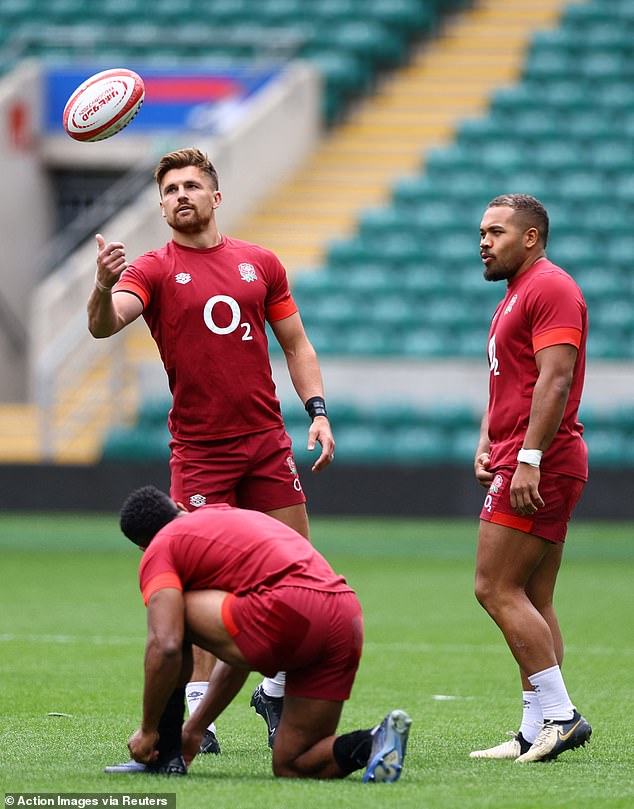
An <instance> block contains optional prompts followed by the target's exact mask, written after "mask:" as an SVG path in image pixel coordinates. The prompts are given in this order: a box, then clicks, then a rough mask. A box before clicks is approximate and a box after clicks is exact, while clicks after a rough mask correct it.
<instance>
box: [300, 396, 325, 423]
mask: <svg viewBox="0 0 634 809" xmlns="http://www.w3.org/2000/svg"><path fill="white" fill-rule="evenodd" d="M304 407H305V408H306V412H307V413H308V415H309V416H310V418H311V421H313V420H314V419H315V418H316V417H317V416H327V415H328V412H327V410H326V402H325V401H324V400H323V398H322V397H321V396H312V397H311V398H310V399H309V400H308V401H307V402H306V404H305V405H304Z"/></svg>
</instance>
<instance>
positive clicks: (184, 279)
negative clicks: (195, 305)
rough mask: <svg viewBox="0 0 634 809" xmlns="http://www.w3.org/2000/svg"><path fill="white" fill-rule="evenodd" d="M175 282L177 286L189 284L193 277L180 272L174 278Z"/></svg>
mask: <svg viewBox="0 0 634 809" xmlns="http://www.w3.org/2000/svg"><path fill="white" fill-rule="evenodd" d="M174 280H175V281H176V283H177V284H189V282H190V281H191V280H192V277H191V275H190V274H189V273H188V272H179V273H178V275H175V276H174Z"/></svg>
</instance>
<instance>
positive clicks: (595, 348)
mask: <svg viewBox="0 0 634 809" xmlns="http://www.w3.org/2000/svg"><path fill="white" fill-rule="evenodd" d="M471 5H472V4H471V3H466V2H461V1H460V0H454V2H451V0H445V2H443V0H434V2H423V0H392V2H389V3H386V2H381V0H372V2H360V0H338V2H334V0H319V2H315V3H311V4H310V17H309V16H308V14H307V7H306V4H305V3H301V2H300V0H262V2H260V3H249V2H246V0H239V1H237V0H231V2H230V1H229V0H226V1H225V2H222V3H220V2H211V1H210V0H207V2H198V3H197V4H196V12H197V13H199V15H200V13H202V14H203V15H204V16H205V17H206V18H207V20H206V21H205V19H201V20H200V22H197V23H196V25H195V26H193V25H191V23H190V24H189V25H181V23H180V20H181V16H180V15H181V12H183V17H184V16H186V15H185V13H184V12H186V11H187V9H188V8H190V6H191V4H190V3H188V0H186V2H184V3H183V4H182V5H181V4H179V5H178V7H177V9H176V8H175V4H170V3H167V2H159V3H157V4H155V6H153V8H155V9H156V18H155V19H154V20H153V22H152V24H151V25H150V24H148V23H147V21H145V20H143V19H142V16H143V15H142V9H141V6H142V4H140V3H138V2H137V3H134V2H120V1H119V0H110V2H106V3H105V4H100V5H99V10H100V13H99V15H98V19H97V15H96V14H95V13H93V12H94V9H95V8H96V6H94V7H93V4H91V3H79V2H75V1H74V0H50V2H47V3H40V2H39V1H38V0H11V1H10V2H9V0H7V2H5V3H3V4H2V6H1V7H0V8H1V11H0V21H1V22H7V23H8V22H11V25H12V26H13V27H14V29H15V30H17V31H18V32H19V36H18V38H17V41H18V45H19V47H15V46H14V47H13V50H12V51H11V49H9V52H8V55H7V49H6V48H5V50H4V55H5V61H4V65H5V67H8V66H10V64H11V58H17V57H18V56H21V55H24V54H35V55H37V56H38V57H39V58H42V59H55V60H58V59H60V58H61V59H68V58H77V57H78V56H79V57H85V56H86V55H87V54H88V55H89V54H90V52H91V51H90V49H91V48H94V47H95V43H96V42H97V41H98V38H99V37H101V39H99V41H100V42H102V43H105V44H106V46H107V47H108V48H109V49H110V50H111V52H112V55H113V58H115V56H121V58H122V59H123V58H124V57H134V58H135V59H142V58H149V57H151V58H152V59H156V60H161V59H162V60H163V61H165V60H171V61H178V60H183V59H185V60H186V59H188V58H191V57H194V58H195V59H196V60H197V61H198V62H199V63H201V62H204V60H206V59H217V58H218V57H219V56H220V57H222V58H224V59H228V60H245V59H261V58H271V57H274V58H279V57H282V58H287V57H289V56H298V57H300V58H306V59H309V60H311V61H313V62H314V63H315V64H316V65H317V67H318V69H319V70H320V71H321V72H322V74H323V76H324V81H325V88H326V92H325V95H324V117H325V119H326V121H328V122H329V123H330V124H331V125H332V126H333V129H332V136H331V137H329V138H328V139H327V141H325V145H324V148H323V149H320V150H319V151H318V154H317V155H316V158H315V161H314V164H313V166H312V167H311V168H310V169H309V171H311V172H313V174H312V178H313V179H311V178H310V177H308V175H306V176H305V177H303V178H301V179H300V180H299V181H295V184H294V185H293V184H291V186H287V187H285V188H283V189H282V191H281V192H280V193H279V195H278V196H277V197H276V199H273V200H271V202H270V204H267V206H266V211H265V212H264V213H263V214H261V215H260V216H259V217H256V218H254V220H253V221H252V222H251V223H249V224H247V226H246V227H245V229H244V232H243V233H240V234H238V235H241V236H243V237H245V238H250V239H253V240H254V241H260V242H264V243H266V244H268V245H269V246H271V247H272V248H273V249H275V250H276V252H279V253H280V255H281V256H282V258H283V259H284V260H285V263H286V264H287V265H288V266H289V268H290V269H291V270H297V272H296V273H295V274H294V280H293V286H294V294H295V297H296V298H297V300H298V302H299V304H300V307H301V309H302V313H303V317H304V320H305V323H306V326H307V330H308V333H309V336H310V337H311V339H312V341H313V343H314V344H315V347H316V348H317V350H318V351H319V352H320V354H321V355H322V356H324V357H340V356H350V357H374V358H376V359H378V360H383V361H388V362H389V361H390V360H398V359H399V358H403V357H405V358H415V359H420V360H438V359H444V358H446V359H449V358H456V357H462V358H466V359H469V358H474V357H480V356H481V355H482V351H483V349H482V346H483V345H484V343H485V336H486V330H487V326H488V315H489V313H490V311H491V310H492V307H493V306H494V303H495V301H496V300H497V298H498V297H499V292H498V290H497V289H496V288H495V287H494V285H487V284H484V283H483V281H482V279H481V276H480V273H479V271H478V267H479V263H478V253H477V250H478V243H477V223H478V222H479V217H480V215H481V212H482V209H483V207H484V205H485V204H486V202H487V201H488V200H489V199H490V198H491V197H492V196H494V195H496V194H497V193H499V192H500V191H501V190H504V191H524V192H528V193H534V194H535V195H536V196H539V197H540V198H541V199H542V200H543V201H544V202H545V204H546V205H547V207H548V208H549V210H550V213H551V218H552V221H553V236H552V241H551V246H550V249H549V254H550V256H551V258H552V259H553V260H555V261H557V262H558V263H560V264H562V265H563V266H564V267H566V268H567V269H569V270H570V272H571V273H572V274H573V275H574V276H575V277H576V278H577V279H578V281H579V283H580V285H581V286H582V288H583V290H584V293H585V295H586V298H587V300H588V304H589V308H590V315H591V318H592V322H593V324H594V328H593V330H592V334H591V340H590V345H589V356H590V357H591V358H594V359H599V360H621V359H632V358H634V317H633V316H632V314H631V312H632V311H633V308H632V305H631V300H632V295H634V281H633V280H632V278H633V277H634V273H632V269H633V268H632V258H631V256H632V254H633V253H632V248H634V237H633V236H632V230H631V224H630V223H631V221H632V213H634V210H633V209H634V173H633V168H632V165H633V164H632V159H631V158H632V147H631V144H632V135H633V134H634V113H633V112H632V110H634V96H633V94H632V93H633V91H632V87H633V86H634V83H633V82H632V76H631V65H632V64H633V62H632V56H633V55H634V54H633V53H632V51H633V50H634V36H633V34H634V7H633V6H632V4H631V3H625V2H622V0H621V1H620V2H619V1H618V0H603V1H602V2H600V0H590V2H586V3H570V4H568V5H567V6H566V4H565V3H562V2H556V0H552V2H551V0H540V2H537V3H518V4H514V7H513V8H512V9H508V8H505V5H506V6H508V5H509V4H508V3H507V4H503V3H499V2H495V1H494V0H490V1H489V2H481V3H476V4H475V8H474V10H473V12H472V13H471V12H468V13H465V14H463V15H460V16H461V19H460V23H459V24H461V23H462V22H463V21H464V26H465V27H464V29H458V30H459V31H460V33H459V34H455V32H454V34H453V36H452V35H450V36H449V38H448V39H447V38H446V37H445V39H444V42H441V41H440V40H438V39H436V38H435V37H436V35H437V34H438V32H439V30H440V29H439V21H440V19H441V16H442V14H444V13H446V12H448V11H454V12H455V11H457V10H461V9H465V8H467V7H469V6H471ZM564 6H565V10H564V12H563V16H562V18H561V21H559V19H558V17H559V14H560V13H561V10H562V8H563V7H564ZM102 11H103V13H102ZM177 12H178V13H177ZM487 14H489V15H490V16H488V17H487V16H486V15H487ZM2 15H5V16H4V17H3V16H2ZM245 19H248V24H245V22H244V21H245ZM558 22H560V24H559V25H556V24H557V23H558ZM163 25H167V26H169V27H170V31H171V36H170V42H169V47H167V46H166V47H163V49H162V50H161V49H158V48H157V45H156V43H157V41H158V40H159V39H160V30H164V29H163V28H162V26H163ZM121 26H123V27H121ZM548 26H550V27H548ZM553 26H556V27H553ZM0 27H1V28H4V27H5V26H4V25H3V26H0ZM544 27H547V30H541V29H542V28H544ZM159 29H160V30H159ZM115 32H118V33H116V35H115ZM121 32H123V33H121ZM445 33H446V32H445ZM533 33H534V35H533ZM109 38H110V39H109ZM210 42H211V43H213V44H212V45H210V44H209V43H210ZM423 42H425V43H427V45H426V48H425V49H424V50H421V43H423ZM502 43H504V44H503V47H501V45H502ZM0 44H1V43H0ZM477 47H480V48H482V50H483V51H485V52H486V53H487V55H488V61H486V60H484V61H483V60H477V59H476V60H475V61H473V60H471V61H470V59H469V56H470V55H471V54H472V53H473V52H474V51H475V50H476V48H477ZM20 48H21V49H22V50H20ZM435 48H437V50H434V49H435ZM443 48H444V50H443ZM505 60H508V61H505ZM418 64H422V69H421V71H422V72H417V65H418ZM393 69H396V73H395V74H394V84H395V85H396V84H397V83H398V82H399V81H401V82H402V85H401V88H405V90H404V91H403V90H401V92H402V96H403V97H404V98H405V99H406V101H405V103H404V104H403V98H401V99H400V102H399V103H400V106H399V107H396V106H395V102H394V100H393V99H394V97H395V96H394V94H391V93H390V86H389V83H388V82H386V78H385V77H386V71H389V70H393ZM454 78H455V79H456V81H457V83H458V88H459V89H457V88H456V85H452V84H451V80H452V79H454ZM472 89H473V92H472ZM396 95H398V92H397V93H396ZM362 98H365V101H363V102H362V103H360V102H359V99H362ZM489 102H490V109H488V111H487V106H488V105H489ZM452 103H455V109H451V111H450V114H447V110H448V109H449V107H450V105H451V104H452ZM351 105H352V106H351ZM351 110H352V112H351ZM404 110H405V111H404ZM484 112H486V114H485V115H483V113H484ZM421 113H422V116H421ZM476 115H478V116H479V117H470V116H476ZM372 116H373V117H372ZM452 138H453V143H449V144H448V145H441V144H443V143H444V144H447V141H449V140H450V139H452ZM373 150H374V151H373ZM373 157H374V163H376V164H379V167H380V164H381V163H386V164H389V165H388V166H387V170H386V171H384V172H383V174H382V175H381V177H380V178H379V179H377V180H376V182H374V181H373V182H372V184H369V183H368V182H367V176H369V175H368V174H367V173H368V171H369V169H368V166H369V164H370V163H371V162H372V158H373ZM350 164H352V165H354V166H356V167H357V169H358V170H357V177H358V178H361V179H360V180H359V179H358V180H357V181H356V182H354V181H353V182H349V181H348V179H344V180H343V181H340V182H339V183H338V184H337V185H336V186H335V190H336V193H335V194H334V195H333V193H332V186H333V178H335V177H337V176H338V173H339V172H341V170H342V168H343V167H344V166H345V165H350ZM383 168H385V167H383ZM315 175H321V178H322V182H321V185H322V189H320V190H321V195H320V196H318V195H317V194H316V193H315V185H311V184H310V183H311V182H313V183H317V181H315V180H314V177H315ZM335 182H336V181H335ZM317 184H318V183H317ZM326 185H328V186H330V189H329V193H328V194H326V195H324V192H323V186H326ZM348 195H349V199H350V202H349V204H348V199H347V196H348ZM362 200H365V204H366V205H367V204H368V203H369V204H372V205H375V206H377V207H373V208H366V209H365V210H358V208H359V205H363V202H361V201H362ZM386 200H388V201H389V204H385V202H386ZM295 211H299V214H298V216H300V217H301V216H302V215H303V216H304V219H303V221H301V219H300V220H297V221H296V220H294V219H293V216H294V215H295ZM330 214H332V215H333V217H334V218H337V217H338V220H339V222H340V223H341V222H342V223H344V224H343V226H341V225H334V224H333V220H332V219H331V218H330ZM311 217H312V219H311ZM291 220H292V221H291ZM298 221H299V224H298ZM309 221H310V222H312V223H313V224H311V225H309V224H306V223H307V222H309ZM281 223H283V224H281ZM309 230H314V231H315V239H316V241H317V242H318V243H317V244H315V246H310V245H308V246H307V243H309V242H310V238H311V235H312V234H310V235H309V234H308V231H309ZM333 232H334V233H337V232H338V233H339V234H340V237H339V238H338V239H336V240H334V241H330V242H327V241H326V234H329V235H332V234H333ZM289 234H290V236H289ZM324 245H325V247H324ZM315 263H317V264H318V265H320V266H318V267H317V268H315V266H314V265H315ZM302 269H306V272H301V270H302ZM271 345H272V346H275V342H274V341H273V342H272V343H271ZM166 412H167V403H166V401H164V400H161V401H159V402H156V401H153V402H150V403H149V404H147V403H145V404H142V406H141V408H140V410H139V416H138V424H137V426H136V427H135V426H131V427H130V428H128V429H126V428H117V430H116V431H111V432H110V433H109V435H108V437H107V440H106V443H105V445H104V449H103V453H104V457H105V458H110V459H112V458H127V459H133V458H144V459H147V458H151V457H156V458H166V457H167V440H166ZM331 412H332V417H333V422H334V423H335V426H336V430H337V441H338V452H337V455H338V459H339V460H340V461H343V462H345V461H350V462H375V461H377V460H380V461H381V462H401V463H421V462H423V463H430V462H433V461H435V460H438V458H439V457H441V456H440V454H439V453H440V452H443V453H444V457H445V458H447V455H448V456H449V458H448V459H453V460H456V461H460V462H464V461H465V460H469V459H470V458H471V455H472V452H473V446H474V436H475V434H476V432H477V423H478V420H479V413H475V412H474V411H473V410H472V409H471V408H469V407H468V406H462V407H456V406H455V404H452V403H451V402H443V403H441V404H440V406H438V405H436V406H434V407H433V408H432V407H428V408H425V407H421V406H420V405H416V406H411V407H409V408H408V407H396V406H392V405H390V406H387V407H386V408H384V409H383V410H381V411H380V412H376V411H375V409H372V408H363V407H360V406H359V405H358V404H356V403H354V402H352V403H351V402H344V401H335V402H333V405H332V407H331ZM285 414H286V420H287V423H288V426H289V431H290V432H291V434H292V435H293V437H294V439H295V446H296V448H297V450H296V451H297V455H298V460H300V461H301V460H304V461H305V460H307V458H306V456H305V455H303V453H302V450H301V447H302V446H303V443H304V436H305V416H304V414H303V413H301V412H300V413H298V411H297V408H296V407H295V408H291V407H288V408H286V407H285ZM586 414H587V415H586ZM446 415H447V417H446V418H445V416H446ZM449 415H451V418H449ZM584 415H586V418H587V421H588V425H592V430H591V450H592V457H593V462H594V463H597V464H601V463H605V464H606V465H617V466H618V465H623V464H630V465H632V464H634V432H633V428H632V424H631V423H630V422H631V419H630V420H628V417H627V416H628V411H625V413H623V412H621V413H618V412H616V411H614V412H613V411H612V410H610V411H608V410H596V411H593V410H592V409H590V408H587V409H586V412H585V414H584ZM300 419H301V420H300Z"/></svg>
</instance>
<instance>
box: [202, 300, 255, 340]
mask: <svg viewBox="0 0 634 809" xmlns="http://www.w3.org/2000/svg"><path fill="white" fill-rule="evenodd" d="M219 303H222V304H225V305H226V306H228V307H229V309H230V310H231V322H230V323H229V324H228V325H227V326H219V325H218V324H217V323H216V321H215V320H214V308H215V306H216V305H217V304H219ZM241 314H242V313H241V312H240V305H239V304H238V301H236V300H235V299H234V298H230V297H229V295H214V296H213V298H209V300H208V301H207V303H206V304H205V308H204V310H203V320H204V321H205V326H207V328H208V329H209V331H212V332H213V333H214V334H231V333H232V332H234V331H235V330H236V329H237V328H241V329H244V332H243V334H242V340H253V335H252V334H251V324H250V323H240V317H241Z"/></svg>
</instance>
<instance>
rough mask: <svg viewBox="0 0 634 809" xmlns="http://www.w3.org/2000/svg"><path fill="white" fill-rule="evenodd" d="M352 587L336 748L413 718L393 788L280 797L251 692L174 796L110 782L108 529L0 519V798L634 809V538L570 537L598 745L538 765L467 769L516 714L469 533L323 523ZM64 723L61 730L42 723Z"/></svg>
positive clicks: (121, 718) (114, 746) (129, 660)
mask: <svg viewBox="0 0 634 809" xmlns="http://www.w3.org/2000/svg"><path fill="white" fill-rule="evenodd" d="M312 530H313V539H314V542H315V544H316V545H317V547H318V548H320V550H322V552H324V553H325V554H326V556H327V557H328V558H329V559H330V561H331V562H332V564H333V566H334V567H335V569H336V570H337V571H339V572H342V573H344V574H345V575H346V576H347V577H348V580H349V581H350V583H351V584H352V585H353V586H354V587H355V588H356V589H357V592H358V594H359V596H360V599H361V602H362V604H363V608H364V612H365V621H366V643H365V648H364V654H363V659H362V662H361V667H360V670H359V675H358V677H357V681H356V684H355V688H354V690H353V693H352V698H351V700H350V701H349V702H348V703H347V704H346V706H345V708H344V713H343V718H342V723H341V725H340V729H341V730H342V731H347V730H352V729H355V728H357V727H369V726H371V725H373V724H374V723H376V722H377V721H379V720H380V719H381V718H382V717H383V716H384V714H385V713H386V712H387V711H388V710H389V709H392V708H398V707H400V708H404V709H406V710H407V711H408V712H409V714H410V715H411V717H412V719H413V725H412V732H411V736H410V744H409V749H408V755H407V758H406V762H405V769H404V772H403V776H402V778H401V780H400V781H399V782H398V783H396V784H385V785H376V786H373V785H367V786H366V785H362V784H361V775H360V773H357V774H354V775H353V776H351V777H350V778H348V779H346V780H344V781H337V782H308V781H303V782H299V781H297V782H296V781H290V780H286V781H284V780H275V779H274V778H273V776H272V774H271V769H270V754H269V751H268V748H267V746H266V737H265V727H264V723H263V722H262V720H261V719H260V718H259V717H257V716H256V715H255V713H254V711H253V710H252V709H250V708H249V707H248V702H249V697H250V694H251V690H252V688H253V687H254V686H255V684H256V683H257V682H258V680H259V678H258V676H257V675H255V674H254V675H251V678H250V679H249V681H248V683H247V685H246V686H245V689H244V690H243V691H242V693H241V694H240V695H239V696H238V698H237V699H236V700H235V702H234V704H233V705H232V706H231V707H230V708H229V709H228V710H227V712H226V713H225V715H223V716H222V717H221V718H220V720H219V722H218V733H219V738H220V741H221V745H222V755H221V756H220V757H219V758H216V757H214V756H209V757H205V758H202V759H197V760H196V761H195V763H194V765H193V766H192V769H191V771H190V774H189V775H188V777H187V778H185V779H172V780H169V779H165V778H157V777H154V778H152V777H148V776H142V777H131V776H123V777H121V776H120V777H116V776H107V775H105V774H103V773H102V768H103V766H104V765H106V764H109V763H114V762H117V761H120V760H123V759H125V758H126V752H127V751H126V746H125V743H126V739H127V737H128V736H129V734H130V733H131V732H132V731H133V730H134V729H135V727H136V726H137V723H138V721H139V717H140V697H141V686H142V659H143V649H144V634H145V609H144V607H143V604H142V601H141V598H140V595H139V593H138V590H137V583H136V567H137V564H138V560H139V553H138V551H136V550H135V549H134V548H133V547H132V546H131V545H129V544H128V543H127V541H126V540H124V539H123V537H122V536H121V535H120V534H119V529H118V525H117V519H116V516H114V515H98V516H89V517H87V516H77V515H67V516H66V515H63V516H50V515H41V516H38V515H31V516H24V515H2V516H0V571H1V579H0V580H1V587H0V717H1V723H0V783H1V784H2V787H3V791H5V792H58V791H61V792H65V793H86V792H89V793H110V792H116V793H123V792H137V793H139V792H169V793H176V796H177V800H176V805H177V807H178V809H198V807H200V808H201V809H202V807H213V808H214V809H224V807H226V808H227V809H242V807H244V809H247V807H248V809H286V807H288V809H295V807H302V809H322V807H323V809H336V808H337V807H342V809H343V808H344V807H345V808H346V809H356V808H357V807H359V809H360V808H361V807H363V809H373V808H374V807H386V806H395V807H399V809H401V807H402V808H403V809H406V808H407V809H409V808H410V807H411V809H427V808H429V809H445V807H461V808H463V807H467V809H470V807H474V808H475V807H478V808H479V807H482V808H483V809H484V808H485V807H486V809H494V808H496V807H500V809H502V807H504V809H539V808H540V807H544V809H546V807H548V809H554V808H555V807H578V806H592V807H623V809H625V807H632V806H634V767H633V766H632V761H633V759H632V750H633V749H634V734H633V731H632V727H633V724H632V702H633V700H632V697H633V692H634V596H633V593H634V587H633V585H632V582H633V581H634V542H633V539H634V526H633V525H631V524H629V525H626V524H599V523H574V522H573V524H572V526H571V529H570V532H569V539H568V542H567V551H566V557H565V560H564V565H563V568H562V571H561V574H560V580H559V585H558V598H557V608H558V611H559V616H560V620H561V623H562V626H563V629H564V636H565V639H566V644H567V653H566V662H565V666H564V669H565V674H566V681H567V685H568V688H569V690H570V693H571V696H572V698H573V700H574V701H575V702H576V703H577V704H578V706H579V708H580V709H581V710H582V711H583V713H584V714H585V716H586V717H587V718H588V719H589V720H590V722H591V723H592V725H593V727H594V735H593V737H592V741H591V743H590V744H589V745H588V746H587V747H586V748H584V749H582V750H578V751H573V752H569V753H566V754H564V755H563V756H562V757H561V758H559V759H558V760H556V761H554V762H551V763H549V764H536V765H527V766H523V767H520V766H516V765H514V764H513V762H506V761H504V762H489V761H473V760H470V759H469V758H468V752H469V751H470V750H471V749H473V748H475V747H483V746H488V745H491V744H496V743H498V742H500V741H502V740H504V738H505V732H506V731H507V730H516V729H517V725H518V721H519V717H520V694H519V681H518V678H517V675H516V670H515V666H514V663H513V661H512V659H511V657H510V654H509V652H508V651H507V650H506V648H505V646H504V643H503V640H502V637H501V635H500V633H499V632H498V630H497V629H496V628H495V626H493V624H492V622H491V621H490V619H489V618H488V617H487V616H486V615H485V613H484V612H483V610H482V609H481V608H480V607H479V606H478V605H477V604H476V602H475V599H474V598H473V595H472V579H473V561H474V552H475V537H476V531H477V524H476V521H475V520H462V521H423V520H420V521H416V520H377V519H374V520H369V519H364V520H356V519H355V520H353V519H347V520H335V519H324V518H322V519H314V520H313V525H312ZM51 712H58V713H61V714H68V715H69V716H50V715H49V713H51Z"/></svg>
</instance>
